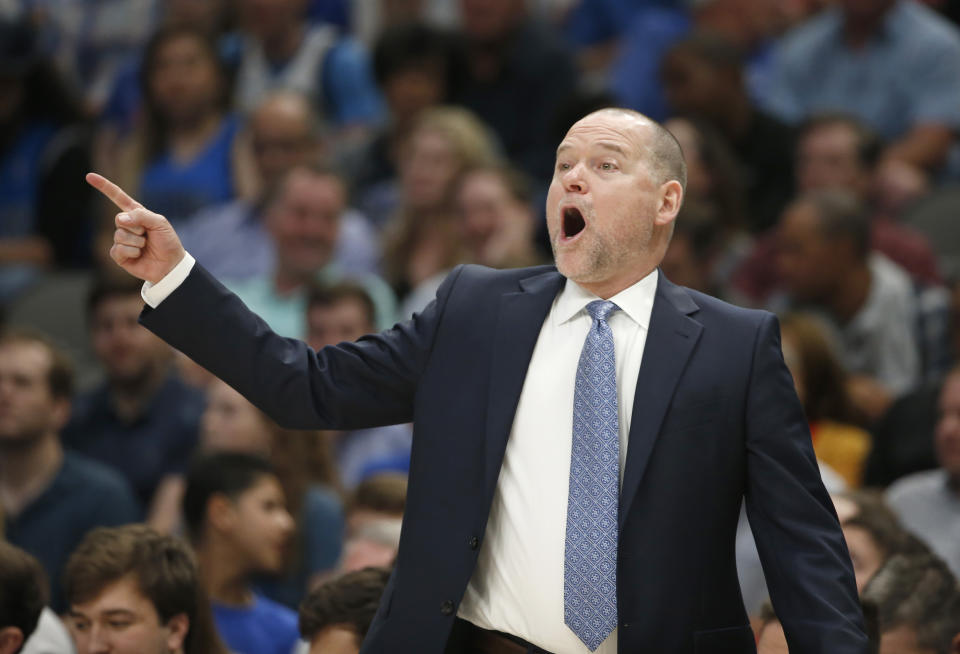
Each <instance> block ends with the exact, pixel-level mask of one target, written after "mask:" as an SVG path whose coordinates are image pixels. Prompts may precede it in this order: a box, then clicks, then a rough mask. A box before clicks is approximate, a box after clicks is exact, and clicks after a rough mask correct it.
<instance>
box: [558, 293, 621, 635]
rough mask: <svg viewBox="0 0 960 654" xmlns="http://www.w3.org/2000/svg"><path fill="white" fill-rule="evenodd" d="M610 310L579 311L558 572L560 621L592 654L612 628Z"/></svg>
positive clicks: (616, 477)
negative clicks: (586, 317) (581, 326)
mask: <svg viewBox="0 0 960 654" xmlns="http://www.w3.org/2000/svg"><path fill="white" fill-rule="evenodd" d="M619 309H620V307H618V306H617V305H616V304H614V303H613V302H609V301H605V300H594V301H593V302H591V303H590V304H588V305H587V312H589V314H590V316H591V317H592V318H593V325H591V327H590V332H589V333H588V334H587V340H586V341H584V343H583V351H581V353H580V364H579V365H578V367H577V381H576V386H575V389H574V398H573V449H572V455H571V457H570V495H569V497H568V499H567V541H566V556H565V558H564V564H563V621H564V622H565V623H566V624H567V626H569V627H570V629H572V630H573V633H575V634H576V635H577V636H578V637H579V638H580V640H582V641H583V642H584V644H585V645H586V646H587V647H589V648H590V651H591V652H592V651H594V650H596V649H597V647H599V646H600V643H602V642H603V641H604V640H606V638H607V636H609V635H610V632H611V631H613V628H614V627H615V626H617V512H618V505H619V502H618V496H619V490H620V430H619V418H618V415H617V368H616V364H615V360H614V352H613V332H611V331H610V325H608V324H607V316H609V315H610V314H611V313H612V312H613V311H617V310H619Z"/></svg>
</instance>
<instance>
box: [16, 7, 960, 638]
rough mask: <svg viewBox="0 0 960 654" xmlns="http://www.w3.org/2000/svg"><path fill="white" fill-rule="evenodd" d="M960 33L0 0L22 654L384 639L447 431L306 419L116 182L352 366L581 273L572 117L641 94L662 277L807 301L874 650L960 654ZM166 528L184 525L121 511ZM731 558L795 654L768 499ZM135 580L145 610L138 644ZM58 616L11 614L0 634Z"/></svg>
mask: <svg viewBox="0 0 960 654" xmlns="http://www.w3.org/2000/svg"><path fill="white" fill-rule="evenodd" d="M958 20H960V3H958V2H955V1H954V0H783V1H773V0H656V1H653V0H642V1H639V0H457V1H456V2H448V1H445V0H422V1H416V2H409V1H404V2H397V1H395V0H364V1H363V2H348V1H346V0H206V1H205V2H192V1H189V0H103V1H101V2H93V3H91V2H85V1H83V0H58V1H57V2H49V1H43V2H35V1H32V2H28V1H26V0H13V1H12V2H0V618H6V616H7V615H8V614H9V612H8V611H7V609H6V608H5V607H6V606H7V605H8V604H5V603H9V602H11V601H13V602H14V603H17V602H20V603H19V604H17V606H22V607H29V608H30V616H29V618H30V619H29V620H27V621H26V622H31V623H32V622H33V621H34V618H33V617H32V616H33V613H34V612H35V611H34V610H35V609H36V606H40V605H42V604H44V603H46V605H47V608H46V609H45V610H43V612H42V613H41V617H40V619H39V625H40V626H39V627H38V628H37V629H36V630H35V634H34V636H33V637H32V638H31V639H30V640H28V641H27V642H26V645H25V647H24V649H23V651H24V652H28V654H29V653H31V652H33V653H35V652H43V653H48V652H69V651H71V647H72V645H69V644H67V643H66V642H65V641H66V640H69V639H70V637H69V636H68V635H67V634H66V632H65V630H64V628H63V626H62V624H58V622H57V617H56V616H57V614H60V615H61V616H70V617H69V620H68V622H69V624H70V626H71V631H72V634H73V639H74V640H75V641H76V646H77V647H78V651H81V652H85V651H89V650H90V649H94V650H96V651H102V650H103V649H104V648H106V647H112V648H113V651H115V652H127V651H130V652H141V651H148V650H149V651H155V650H158V649H159V650H160V651H170V652H184V654H187V653H189V652H193V651H197V652H199V651H203V652H214V653H217V652H222V651H224V649H225V648H226V647H229V648H230V649H231V650H233V651H237V652H240V653H241V654H242V653H243V652H247V651H257V652H268V653H269V652H283V653H284V654H288V653H289V652H291V651H292V650H293V649H294V648H295V647H299V648H300V654H303V652H306V651H307V650H308V649H310V650H311V651H312V652H324V653H334V654H339V653H340V652H350V653H351V654H353V653H354V652H356V651H357V650H358V648H359V644H360V641H361V640H362V638H363V635H364V632H365V630H366V626H367V625H368V624H369V619H370V618H369V616H370V615H372V611H373V610H374V609H375V607H376V605H377V600H378V598H379V596H380V594H381V593H382V591H383V587H384V585H385V584H386V580H387V577H388V573H387V572H386V569H387V568H388V567H389V566H390V565H391V564H392V561H393V559H394V557H395V556H396V552H397V547H398V544H399V538H400V532H401V526H402V520H403V509H404V505H405V501H406V475H407V473H408V471H409V469H410V465H411V447H412V443H413V437H412V434H413V432H414V429H415V426H412V425H393V426H387V427H382V428H377V429H363V430H354V431H349V432H338V433H334V432H314V431H293V430H286V429H281V428H280V427H279V426H277V425H276V424H274V423H272V422H270V421H269V420H267V419H266V418H265V417H264V415H263V414H262V413H261V412H260V411H259V410H258V409H257V408H255V407H254V406H252V405H251V404H250V403H248V402H247V401H246V400H245V399H243V398H242V397H241V396H240V395H239V394H238V393H237V392H236V391H234V390H233V389H231V388H229V387H228V386H226V385H225V384H223V383H222V382H220V381H219V380H216V379H214V378H212V376H210V374H209V373H208V372H206V371H205V370H203V369H202V368H200V367H199V366H197V365H196V364H193V363H192V362H189V361H188V360H186V359H185V358H184V357H183V356H182V355H179V354H178V353H175V352H172V351H171V350H170V349H169V348H168V347H167V346H165V345H163V344H162V343H160V342H159V341H157V340H156V339H154V338H153V337H152V336H151V335H150V334H149V333H148V332H147V331H146V330H144V329H143V328H141V327H139V326H138V325H137V324H136V319H137V315H138V314H139V312H140V311H141V309H142V306H143V303H142V299H141V298H140V295H139V286H140V285H139V283H138V282H136V281H134V280H132V279H128V278H125V277H124V273H122V272H121V271H118V269H117V268H116V267H115V266H114V265H113V264H112V263H111V262H110V261H108V257H107V250H108V246H105V245H104V243H105V242H107V241H109V240H110V239H111V237H112V230H113V227H112V220H111V219H112V212H113V210H112V209H109V208H108V207H107V206H106V204H105V203H104V202H102V201H101V200H99V199H97V198H94V195H93V194H92V193H91V191H90V189H89V188H88V187H87V186H86V185H85V184H84V182H83V173H84V172H85V171H87V170H90V169H94V170H96V171H97V172H102V173H105V174H107V175H109V176H112V177H114V178H115V179H117V180H118V181H120V182H121V184H122V185H124V186H125V188H128V189H129V190H130V191H131V193H132V194H133V195H134V197H136V198H137V199H138V200H140V201H142V202H143V203H144V204H145V205H147V206H149V207H151V208H152V209H154V210H156V211H159V212H160V213H163V214H164V215H166V216H167V217H168V218H170V219H171V220H172V221H174V222H175V224H176V225H177V228H178V230H179V232H180V234H181V236H182V239H183V242H184V244H185V246H186V248H187V249H188V250H189V251H190V252H191V253H192V254H193V255H194V256H195V257H196V258H197V260H198V261H199V263H200V264H201V265H203V266H205V267H206V268H208V269H209V270H211V271H212V272H213V273H214V274H215V275H216V276H217V277H218V278H220V279H222V281H223V282H224V283H225V284H226V285H227V286H228V287H229V288H231V289H234V290H236V291H237V292H238V294H239V295H240V296H241V297H242V298H243V300H244V301H245V302H247V303H248V304H249V305H250V306H251V307H252V308H253V309H254V310H256V311H257V312H259V313H260V314H261V315H262V316H263V317H264V319H265V320H266V322H267V323H268V324H269V325H270V326H271V327H272V328H274V329H275V330H277V331H279V332H280V333H282V334H284V335H285V336H288V337H291V338H302V339H304V340H307V341H308V342H309V343H310V345H311V346H312V347H314V348H317V349H320V348H323V347H326V346H328V345H335V344H337V343H341V342H350V341H354V340H357V339H359V338H362V337H363V336H364V335H366V334H369V333H371V332H374V331H376V330H379V329H382V328H386V327H389V326H391V325H392V324H393V323H394V321H396V320H406V319H409V318H410V317H411V316H412V315H413V314H414V312H416V311H420V310H422V309H423V308H424V307H425V306H426V305H427V304H428V303H429V302H430V300H431V299H432V298H433V296H434V294H435V292H436V289H437V286H438V285H439V283H440V281H441V280H442V279H443V278H444V276H445V275H446V274H448V273H449V272H450V271H451V270H452V269H453V268H454V267H455V266H457V265H459V264H480V265H485V266H491V267H498V268H500V267H514V266H527V265H537V264H540V263H549V261H550V251H549V244H548V242H547V240H546V239H545V236H544V234H545V229H544V227H543V225H544V221H543V211H544V210H543V205H544V190H545V187H546V184H547V182H548V181H549V179H550V177H551V175H552V172H551V170H552V166H553V160H554V156H555V148H556V146H557V144H558V143H559V140H560V135H562V134H563V133H564V132H565V131H566V129H567V128H568V127H569V125H570V124H572V123H573V122H574V121H575V120H577V119H578V118H580V117H581V116H582V115H584V114H585V113H587V112H588V111H590V110H594V109H597V108H600V107H602V106H607V105H610V104H615V105H622V106H628V107H632V108H635V109H639V110H640V111H643V112H645V113H647V114H649V115H650V116H652V117H653V118H655V119H658V120H662V121H665V124H666V126H667V127H668V129H669V130H670V131H671V132H672V133H673V134H674V135H675V136H676V137H677V139H678V141H679V142H680V144H681V147H682V149H683V151H684V154H685V158H686V160H687V164H688V168H689V183H688V188H687V198H686V202H685V205H684V207H683V209H682V211H681V214H680V216H679V218H678V222H677V225H676V229H675V232H674V235H673V240H672V242H671V244H670V248H669V251H668V253H667V256H666V258H665V259H664V261H663V265H662V268H663V272H664V274H665V275H666V276H667V277H669V278H670V279H671V280H673V281H674V282H677V283H680V284H682V285H685V286H689V287H691V288H694V289H696V290H699V291H703V292H706V293H709V294H711V295H715V296H718V297H720V298H722V299H725V300H728V301H731V302H734V303H736V304H741V305H745V306H751V307H756V308H765V309H769V310H772V311H774V312H776V313H778V314H779V317H780V321H781V322H780V324H781V333H782V348H783V354H784V358H785V360H786V362H787V364H788V366H789V368H790V370H791V372H792V374H793V376H794V382H795V385H796V389H797V392H798V394H799V396H800V398H801V400H802V404H803V408H804V410H805V412H806V415H807V419H808V421H809V424H810V428H811V436H812V439H813V446H814V451H815V453H816V456H817V458H818V460H819V463H820V466H821V472H822V476H823V479H824V482H825V484H826V485H827V487H828V488H829V489H830V490H831V492H833V493H835V496H834V497H835V506H836V509H837V513H838V517H839V519H840V522H841V523H842V526H843V530H844V535H845V537H846V541H847V545H848V549H849V552H850V554H851V557H852V560H853V563H854V568H855V572H856V577H857V584H858V588H859V589H860V590H861V593H862V596H863V598H864V605H865V607H866V610H867V615H868V619H869V617H870V616H871V615H873V613H872V611H874V609H875V613H876V617H877V620H878V624H879V627H878V632H877V639H876V640H877V642H878V643H879V645H878V647H879V649H878V650H877V651H879V652H880V653H882V654H888V653H891V652H897V653H899V654H903V653H907V654H913V653H914V652H917V653H920V652H922V653H923V654H929V653H931V652H934V653H937V654H940V653H947V652H952V653H954V654H957V653H958V652H960V639H958V632H960V625H958V624H957V623H956V616H957V615H960V606H958V604H957V599H956V586H955V581H954V580H953V576H951V572H952V574H953V575H956V574H957V573H958V572H960V545H958V544H960V497H958V493H960V445H958V443H960V369H958V368H957V365H958V363H960V361H958V354H960V246H958V243H960V236H958V232H957V229H956V220H955V216H956V215H957V212H958V211H960V147H958V144H957V138H956V136H957V134H956V131H957V129H958V128H960V30H958V27H957V21H958ZM53 339H56V342H54V340H53ZM63 352H69V354H70V357H69V360H68V357H67V356H66V355H64V354H63ZM71 360H72V361H71ZM74 366H75V367H76V374H74V373H73V372H71V370H72V369H73V368H74ZM74 379H75V380H76V384H74ZM451 437H456V435H451ZM138 522H146V523H147V524H149V525H151V527H152V528H153V529H155V530H156V531H151V530H149V529H147V528H145V527H143V526H131V527H120V528H116V527H117V526H118V525H124V524H126V523H138ZM98 527H105V528H107V529H105V530H104V529H100V530H97V528H98ZM91 530H94V531H91ZM159 534H164V535H162V536H161V535H159ZM85 536H86V537H87V538H86V540H85ZM81 542H82V544H81ZM187 542H190V543H191V544H192V546H193V548H194V549H195V551H196V554H195V555H194V554H191V553H190V551H189V548H188V546H187V545H186V543H187ZM78 546H79V549H78ZM736 547H737V558H738V571H739V573H740V577H741V582H742V587H743V595H744V600H745V604H746V607H747V610H748V613H749V614H750V616H751V619H752V620H753V623H754V626H755V628H756V633H757V636H758V639H759V644H760V651H761V652H762V653H766V652H774V651H785V650H783V649H782V647H783V646H784V643H783V642H782V630H778V623H777V622H776V619H775V615H773V613H772V612H766V613H764V612H763V611H762V608H761V607H762V605H763V603H764V600H765V598H766V591H765V582H764V578H763V572H762V567H761V566H760V564H759V559H758V558H757V555H756V549H755V547H754V545H753V543H752V536H751V533H750V529H749V524H748V523H747V520H746V517H745V516H744V518H743V519H742V522H741V525H740V528H739V529H738V532H737V540H736ZM13 548H21V549H22V550H23V551H25V552H27V553H28V555H29V556H32V557H33V558H34V559H35V560H36V561H38V562H39V563H38V564H37V565H39V568H40V569H42V570H43V572H44V576H45V578H46V580H48V581H43V580H41V579H40V577H39V576H34V572H36V570H37V565H34V564H33V563H32V560H33V559H30V558H25V557H26V556H27V555H23V554H21V553H20V550H17V549H13ZM71 552H75V555H74V558H73V559H71V563H70V564H69V565H68V564H67V561H68V558H69V556H70V554H71ZM164 552H165V553H167V554H166V555H169V556H170V557H171V559H170V560H171V561H179V563H177V564H176V565H175V566H174V565H173V563H171V564H170V566H167V567H164V566H155V565H154V564H153V563H151V561H153V559H152V558H150V557H153V556H156V555H159V553H164ZM194 557H195V558H194ZM195 561H197V562H199V567H198V563H196V562H195ZM65 566H66V568H67V575H66V578H65V577H64V574H63V573H64V569H65ZM370 566H376V568H375V569H366V568H369V567H370ZM11 570H12V572H10V571H11ZM146 570H152V572H150V573H149V574H148V573H147V572H145V571H146ZM200 571H202V574H201V573H200ZM7 574H13V575H14V576H17V575H20V576H19V577H17V579H20V580H22V581H23V582H24V583H28V584H33V585H31V586H30V587H31V589H34V590H30V591H28V590H25V589H24V590H15V588H16V587H17V586H16V584H17V583H20V582H19V581H18V582H16V583H15V582H14V581H9V582H8V581H7V579H8V577H6V576H4V575H7ZM11 579H12V577H11ZM65 581H66V586H65V585H64V582H65ZM47 583H49V589H48V591H47V590H45V589H44V588H43V587H44V586H45V585H46V584H47ZM171 584H172V585H171ZM24 588H25V587H24ZM38 588H39V589H40V590H39V591H36V589H38ZM177 588H178V589H179V590H176V589H177ZM10 589H14V590H12V591H11V590H10ZM65 589H66V591H68V592H67V593H66V594H65ZM200 589H202V593H200ZM34 592H37V593H40V594H34V595H30V593H34ZM46 592H49V600H48V601H47V600H44V598H45V597H46V595H45V594H44V593H46ZM10 593H13V595H11V594H10ZM204 593H205V594H208V595H209V596H210V598H211V600H210V601H211V602H212V613H211V615H212V616H213V618H214V619H213V621H212V622H211V621H208V620H207V618H206V617H204V616H206V615H207V611H206V609H205V608H203V607H205V606H206V605H207V603H208V600H206V599H205V598H204V599H197V598H198V597H200V596H201V595H202V594H204ZM11 597H12V598H13V599H10V598H11ZM31 597H32V598H34V599H35V600H36V601H32V600H31V601H28V600H30V598H31ZM105 598H110V599H111V601H116V602H120V603H122V604H123V606H124V607H126V609H125V610H129V611H130V612H131V615H132V614H134V613H135V614H136V615H137V616H142V617H144V622H142V623H138V624H142V625H145V626H144V628H142V629H138V630H132V631H130V630H125V631H124V632H123V633H121V630H117V629H113V628H112V627H110V625H109V623H108V622H105V621H104V620H103V615H102V614H101V612H100V611H101V608H102V607H103V606H104V605H103V601H104V599H105ZM38 603H39V604H38ZM298 606H299V607H300V609H301V613H300V629H301V631H300V634H298V632H297V617H296V614H295V613H294V609H296V607H298ZM870 607H873V609H871V608H870ZM68 609H69V610H72V611H73V613H64V612H65V611H67V610H68ZM198 611H199V612H198ZM184 616H186V617H184ZM18 620H19V618H18ZM26 622H22V624H21V623H20V622H18V623H17V624H7V623H4V622H3V621H2V620H0V623H2V624H0V653H4V652H6V651H11V650H12V651H16V649H17V648H19V647H20V646H21V645H23V641H24V640H25V639H26V637H27V636H28V631H29V630H30V629H32V628H33V627H32V626H31V625H28V624H26ZM207 622H209V625H207ZM205 625H206V626H205ZM301 635H302V637H303V642H300V643H299V645H298V644H297V641H298V640H299V636H301ZM220 640H222V641H223V644H221V643H220ZM51 643H53V644H51ZM197 643H200V644H199V645H198V644H197ZM776 647H781V650H777V649H776ZM4 648H6V649H4ZM198 648H199V649H198ZM311 648H312V649H311ZM770 648H773V649H770Z"/></svg>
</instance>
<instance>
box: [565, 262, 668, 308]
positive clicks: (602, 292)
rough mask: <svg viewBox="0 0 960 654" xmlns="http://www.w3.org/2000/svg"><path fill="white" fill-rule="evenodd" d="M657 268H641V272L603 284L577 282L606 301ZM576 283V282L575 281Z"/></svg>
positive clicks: (606, 281)
mask: <svg viewBox="0 0 960 654" xmlns="http://www.w3.org/2000/svg"><path fill="white" fill-rule="evenodd" d="M655 269H656V266H655V265H654V266H649V267H643V268H639V269H638V270H639V272H637V273H634V274H630V275H623V276H620V277H617V278H616V279H610V280H605V281H602V282H577V283H578V284H579V285H580V286H581V287H583V288H584V289H586V290H588V291H590V292H591V293H593V294H594V295H596V296H597V297H599V298H602V299H604V300H609V299H610V298H612V297H613V296H614V295H616V294H617V293H619V292H620V291H622V290H624V289H628V288H630V287H631V286H633V285H634V284H636V283H637V282H639V281H640V280H641V279H643V278H644V277H646V276H647V275H649V274H650V273H652V272H653V271H654V270H655ZM574 281H576V280H574Z"/></svg>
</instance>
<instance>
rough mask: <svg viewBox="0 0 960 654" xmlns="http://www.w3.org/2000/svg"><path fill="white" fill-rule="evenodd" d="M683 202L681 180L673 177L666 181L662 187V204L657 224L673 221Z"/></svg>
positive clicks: (656, 220) (658, 208)
mask: <svg viewBox="0 0 960 654" xmlns="http://www.w3.org/2000/svg"><path fill="white" fill-rule="evenodd" d="M681 204H683V187H682V186H680V182H678V181H677V180H675V179H671V180H670V181H669V182H666V183H664V184H663V186H661V187H660V206H659V207H657V217H656V219H655V220H654V222H655V224H656V225H658V226H666V225H669V224H670V223H672V222H673V221H674V220H675V219H676V218H677V214H678V213H680V205H681Z"/></svg>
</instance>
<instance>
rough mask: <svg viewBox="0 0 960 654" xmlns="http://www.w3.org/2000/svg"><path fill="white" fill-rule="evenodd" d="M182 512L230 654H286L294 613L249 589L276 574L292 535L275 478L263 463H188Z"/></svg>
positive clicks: (248, 458)
mask: <svg viewBox="0 0 960 654" xmlns="http://www.w3.org/2000/svg"><path fill="white" fill-rule="evenodd" d="M183 513H184V519H185V521H186V525H187V532H188V534H189V536H190V540H191V542H192V543H193V545H194V547H195V548H196V550H197V558H198V561H199V563H200V566H201V568H202V569H203V572H204V576H203V583H204V585H205V586H206V591H207V593H208V594H209V596H210V599H211V604H212V607H213V617H214V620H215V621H216V625H217V629H218V630H219V632H220V636H221V637H222V638H223V640H224V642H225V643H226V645H227V647H228V648H230V650H231V651H234V652H237V654H290V652H291V651H292V649H293V647H294V645H295V644H296V642H297V616H296V614H295V613H294V612H293V611H291V610H290V609H288V608H286V607H284V606H282V605H280V604H277V603H275V602H273V601H271V600H269V599H267V598H266V597H264V596H262V595H261V594H259V593H257V592H256V591H254V590H253V588H252V587H251V577H252V576H253V575H255V574H262V573H278V572H280V571H281V570H282V569H283V565H284V556H285V551H286V548H287V546H288V545H289V541H290V536H291V535H292V533H293V528H294V524H293V519H292V518H291V517H290V514H289V513H287V509H286V501H285V499H284V496H283V489H282V488H281V486H280V481H279V479H278V478H277V476H276V473H274V471H273V468H272V467H271V466H270V464H269V463H267V462H266V460H264V459H261V458H259V457H255V456H252V455H249V454H239V453H222V454H213V455H210V456H207V457H203V458H201V459H198V460H197V461H195V462H194V464H193V465H192V466H191V467H190V470H189V471H188V473H187V488H186V492H185V494H184V498H183Z"/></svg>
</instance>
